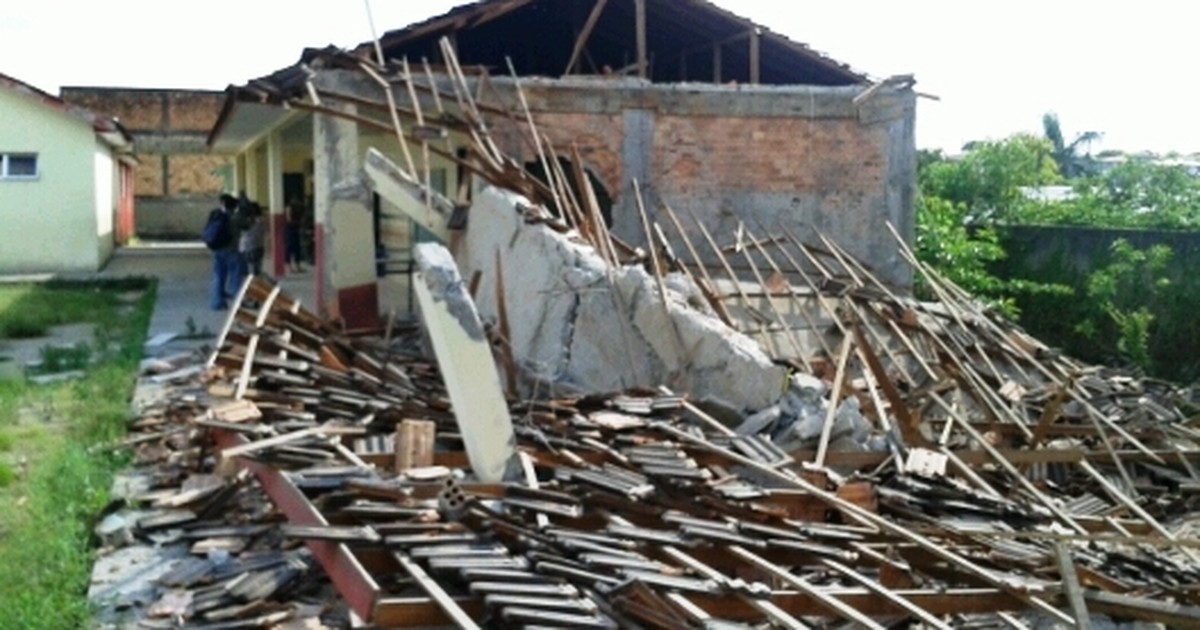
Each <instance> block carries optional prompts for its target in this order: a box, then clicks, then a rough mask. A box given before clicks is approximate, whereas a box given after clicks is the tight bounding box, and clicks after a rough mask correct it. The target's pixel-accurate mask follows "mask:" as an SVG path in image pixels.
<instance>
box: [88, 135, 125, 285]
mask: <svg viewBox="0 0 1200 630" xmlns="http://www.w3.org/2000/svg"><path fill="white" fill-rule="evenodd" d="M92 163H93V176H94V178H95V186H96V188H95V195H94V197H95V204H96V234H95V236H96V254H97V256H98V257H99V258H98V260H97V264H98V265H99V264H101V263H103V261H106V260H108V258H109V256H112V252H113V247H114V243H115V239H114V236H113V224H114V218H115V217H116V216H117V201H118V199H119V191H120V190H121V185H120V182H119V181H118V179H117V178H118V171H119V170H120V169H118V162H117V160H116V158H114V157H113V152H112V149H111V148H110V147H109V146H108V145H107V144H104V142H103V141H101V140H100V139H99V138H97V139H96V148H95V158H94V160H93V161H92Z"/></svg>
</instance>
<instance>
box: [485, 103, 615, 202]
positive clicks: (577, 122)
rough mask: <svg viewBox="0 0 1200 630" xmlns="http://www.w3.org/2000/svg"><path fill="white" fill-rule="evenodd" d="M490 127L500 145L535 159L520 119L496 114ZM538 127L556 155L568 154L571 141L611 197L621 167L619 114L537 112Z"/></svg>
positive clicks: (523, 157)
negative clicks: (517, 120)
mask: <svg viewBox="0 0 1200 630" xmlns="http://www.w3.org/2000/svg"><path fill="white" fill-rule="evenodd" d="M490 124H491V131H492V133H493V135H494V138H495V140H496V142H497V143H498V144H499V145H500V147H501V149H502V150H504V151H505V153H508V154H509V155H511V156H513V157H514V158H517V159H519V160H521V162H523V163H525V162H532V161H534V160H536V159H537V153H536V152H535V151H534V149H533V147H532V146H531V143H532V142H533V140H532V138H530V136H529V132H528V129H527V128H526V126H525V123H524V122H523V121H522V122H520V123H516V122H514V121H512V120H511V119H509V118H497V119H495V120H493V121H491V122H490ZM537 125H538V130H539V131H541V132H542V133H543V134H544V135H545V136H547V137H548V138H549V139H550V143H551V144H552V145H553V146H554V150H555V151H556V152H557V153H558V155H559V157H563V158H567V159H570V158H571V145H572V144H574V145H575V146H577V147H578V148H579V154H580V157H582V158H583V161H584V165H585V166H587V167H588V168H590V169H591V170H592V171H593V172H594V173H595V174H596V176H597V177H599V178H600V181H602V182H604V185H605V186H606V187H608V191H609V193H610V194H612V195H613V196H614V197H615V196H616V195H617V193H618V192H619V191H620V190H621V187H622V180H623V175H624V171H623V169H622V164H621V144H622V143H623V142H624V140H625V129H624V125H623V123H622V121H621V117H620V116H612V115H605V114H576V113H539V114H538V115H537Z"/></svg>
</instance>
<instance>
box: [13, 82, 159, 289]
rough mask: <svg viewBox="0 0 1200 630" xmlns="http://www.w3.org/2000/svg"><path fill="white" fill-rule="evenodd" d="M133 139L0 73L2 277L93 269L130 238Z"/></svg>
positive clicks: (106, 122)
mask: <svg viewBox="0 0 1200 630" xmlns="http://www.w3.org/2000/svg"><path fill="white" fill-rule="evenodd" d="M135 163H136V162H135V160H134V157H133V154H132V140H131V139H130V136H129V134H127V133H126V132H125V130H124V129H122V128H121V126H120V125H119V124H117V122H116V121H115V120H112V119H110V118H104V117H102V116H99V115H97V114H94V113H92V112H89V111H87V110H84V109H81V108H78V107H74V106H72V105H69V104H67V103H65V102H64V101H62V100H61V99H59V98H57V97H54V96H51V95H50V94H47V93H45V92H42V91H41V90H39V89H37V88H35V87H33V86H31V85H29V84H27V83H23V82H21V81H18V80H16V79H14V78H12V77H9V76H7V75H4V74H0V220H3V222H4V228H3V229H0V273H33V272H60V271H94V270H96V269H99V268H100V267H101V266H103V265H104V263H105V262H106V261H107V260H108V258H109V256H111V255H112V251H113V248H114V246H115V244H116V243H117V242H118V240H119V239H121V238H122V237H124V236H127V235H128V232H127V231H126V230H127V229H129V228H131V227H132V223H131V222H132V217H133V171H132V165H133V164H135Z"/></svg>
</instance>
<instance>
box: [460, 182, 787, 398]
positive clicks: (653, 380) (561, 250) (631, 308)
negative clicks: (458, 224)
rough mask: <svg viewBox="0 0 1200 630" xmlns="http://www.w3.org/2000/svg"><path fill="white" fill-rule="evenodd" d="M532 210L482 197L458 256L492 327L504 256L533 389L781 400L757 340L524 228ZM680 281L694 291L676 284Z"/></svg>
mask: <svg viewBox="0 0 1200 630" xmlns="http://www.w3.org/2000/svg"><path fill="white" fill-rule="evenodd" d="M526 205H528V202H527V201H525V200H524V199H523V198H522V197H520V196H519V195H516V194H514V193H511V192H507V191H502V190H499V189H496V188H487V189H484V190H483V191H482V192H481V193H480V194H479V195H478V196H477V197H476V199H475V201H474V203H473V205H472V207H471V211H470V212H471V214H470V225H469V228H468V229H467V230H466V232H465V234H464V235H463V237H462V238H461V239H459V240H458V241H457V243H456V244H455V250H454V252H455V259H456V260H457V262H458V266H459V269H460V271H461V272H462V274H463V276H464V277H472V276H473V275H474V274H476V273H479V274H480V278H481V280H480V285H479V290H478V291H477V293H476V306H477V307H478V309H479V313H480V316H481V317H483V318H484V320H486V321H496V320H497V318H498V315H499V313H498V301H497V300H496V261H497V255H498V256H499V261H500V266H501V267H502V268H503V273H504V284H505V293H506V295H505V304H506V307H507V310H508V312H507V316H508V319H509V322H510V328H511V334H510V341H511V343H512V347H513V351H514V355H515V357H516V359H517V362H518V363H519V364H520V365H522V366H524V367H525V368H526V369H528V370H530V371H531V372H533V376H535V377H536V378H535V379H533V380H535V381H538V382H545V381H548V382H550V383H551V384H552V385H561V386H563V387H564V388H569V389H575V390H586V391H613V390H618V389H624V388H629V387H656V386H658V385H661V384H663V383H667V384H669V385H671V386H672V387H675V388H678V389H679V390H681V391H687V392H689V393H690V394H691V395H692V396H693V397H694V398H695V399H696V400H697V401H700V402H704V403H709V404H712V405H716V406H718V407H721V408H725V409H729V410H732V411H737V412H743V411H747V410H757V409H761V408H763V407H766V406H768V405H770V404H772V403H773V402H775V401H776V400H778V399H779V397H780V396H781V395H782V394H783V392H784V390H785V385H786V382H787V381H786V379H787V370H786V369H785V368H783V367H781V366H778V365H775V364H773V363H772V362H771V360H770V358H768V357H767V355H766V354H764V353H763V351H762V349H761V348H760V347H759V345H758V344H757V343H755V342H754V341H753V340H751V339H749V338H748V337H745V336H744V335H742V334H741V333H738V332H736V331H734V330H732V329H730V328H729V327H728V326H725V325H724V324H723V323H722V322H721V321H720V320H718V319H716V318H715V317H713V316H712V315H711V314H710V313H708V312H706V311H705V310H698V309H696V308H693V307H692V306H691V305H690V303H689V295H691V292H690V291H685V292H683V293H681V292H679V291H677V290H676V289H675V288H668V289H667V300H666V302H665V303H664V301H663V299H662V296H661V294H660V292H659V289H658V286H657V283H656V282H655V280H654V279H653V277H652V276H651V275H650V274H649V273H647V272H646V271H645V270H643V269H641V268H639V267H623V268H620V269H611V268H609V267H608V266H607V265H606V263H605V262H604V260H603V259H602V258H601V257H600V256H599V255H598V254H596V252H595V251H593V250H592V249H591V247H590V246H588V245H586V244H584V243H582V242H581V241H577V240H575V239H573V238H572V237H571V236H570V235H564V234H560V233H558V232H555V231H554V230H552V229H550V228H549V227H547V226H545V225H530V224H527V223H526V222H525V220H524V216H523V214H522V212H521V210H520V208H521V207H524V206H526ZM680 282H683V283H685V284H686V280H684V279H681V278H672V280H671V282H670V283H669V284H670V286H671V287H677V286H678V285H679V283H680ZM527 385H528V383H527ZM525 393H531V392H530V391H528V390H527V391H526V392H525Z"/></svg>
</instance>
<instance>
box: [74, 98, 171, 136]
mask: <svg viewBox="0 0 1200 630" xmlns="http://www.w3.org/2000/svg"><path fill="white" fill-rule="evenodd" d="M62 97H63V99H64V100H66V101H67V102H69V103H75V104H77V105H81V106H83V107H86V108H88V109H90V110H92V111H94V112H97V113H101V114H104V115H106V116H111V117H113V118H116V119H117V120H119V121H120V122H121V125H122V126H124V127H125V128H126V129H128V130H129V131H130V132H131V133H135V132H138V131H160V130H162V129H164V123H165V118H164V117H163V114H164V111H163V106H162V94H161V93H160V92H159V91H157V90H114V89H107V88H67V89H64V90H63V94H62Z"/></svg>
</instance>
